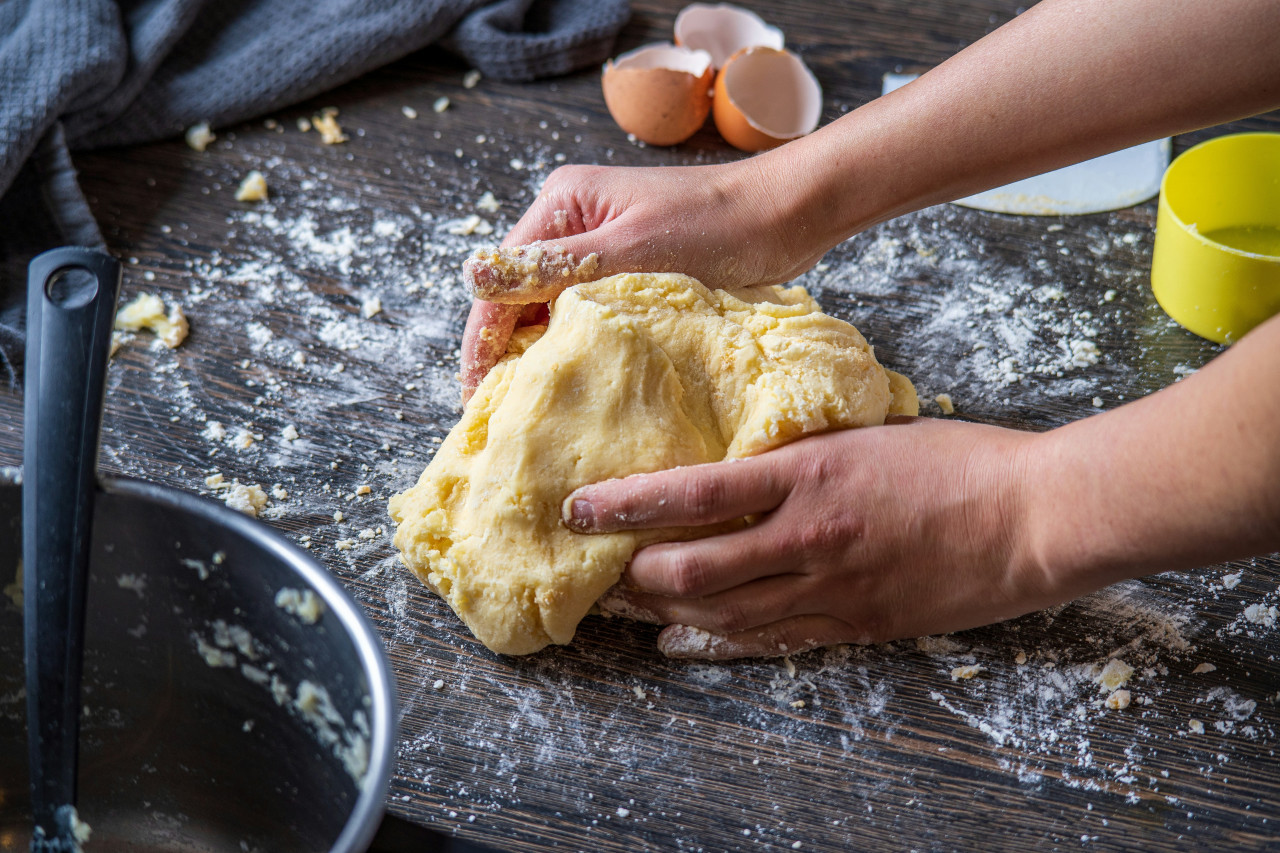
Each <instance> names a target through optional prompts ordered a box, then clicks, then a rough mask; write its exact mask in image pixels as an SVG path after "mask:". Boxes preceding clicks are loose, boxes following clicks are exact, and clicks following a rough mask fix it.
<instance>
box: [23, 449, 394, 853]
mask: <svg viewBox="0 0 1280 853" xmlns="http://www.w3.org/2000/svg"><path fill="white" fill-rule="evenodd" d="M21 484H22V473H21V468H20V467H17V466H13V467H9V468H7V469H4V470H3V471H0V487H3V486H17V487H19V488H21ZM98 492H99V493H106V494H112V495H121V496H126V497H132V498H138V499H141V500H145V501H148V502H151V503H157V504H163V505H167V506H170V507H174V508H176V509H178V510H180V511H182V512H185V513H187V514H189V515H192V516H195V517H197V518H199V519H200V520H202V521H205V522H207V523H208V524H210V525H212V526H215V527H222V528H229V529H230V530H232V531H234V532H235V533H237V534H239V535H241V536H243V537H244V538H246V539H248V540H251V541H252V542H253V543H255V544H256V545H258V546H259V547H261V548H262V549H263V550H264V551H266V552H268V553H270V554H273V555H274V556H276V557H278V558H279V559H281V560H283V561H284V562H286V563H288V564H289V565H290V566H291V567H292V568H293V569H294V571H295V572H297V573H298V574H299V575H300V576H301V577H302V579H304V580H305V581H306V582H307V583H308V584H310V585H311V587H312V588H313V589H314V590H315V591H316V592H317V593H318V594H319V595H320V597H321V598H322V599H323V600H324V603H325V606H326V607H327V608H328V610H329V612H331V613H333V614H334V615H335V616H336V617H337V618H338V620H339V621H340V622H341V623H342V627H343V629H344V630H345V631H346V632H347V636H349V637H351V639H352V641H353V642H354V644H355V647H356V652H357V655H358V657H359V659H360V662H361V665H362V667H363V669H364V671H365V673H366V675H367V677H368V679H369V707H368V709H367V711H368V714H369V724H370V726H369V728H370V734H369V766H368V769H367V770H366V771H365V776H364V781H363V783H362V784H361V785H360V793H359V795H358V796H357V797H356V802H355V805H354V807H353V808H352V809H351V814H350V815H349V816H348V818H347V821H346V824H345V825H344V826H343V828H342V832H341V833H339V834H338V837H337V838H336V839H335V840H334V842H333V845H332V846H331V847H330V848H329V853H362V851H365V850H367V849H368V847H369V845H370V843H372V841H373V837H374V835H375V834H376V833H377V831H378V824H379V822H380V820H381V819H382V815H383V813H384V811H385V808H386V798H387V793H388V791H389V789H390V786H391V774H392V772H393V770H394V767H395V765H394V756H395V747H396V741H397V722H396V718H397V713H396V706H397V703H396V692H395V683H394V681H393V680H392V678H391V667H390V664H389V663H388V661H387V655H386V650H385V648H384V647H383V643H382V640H381V638H380V637H379V636H378V634H377V632H376V631H375V630H374V629H373V624H372V623H371V622H370V621H369V617H368V616H366V615H365V613H364V610H363V609H362V608H361V607H360V605H358V604H357V603H356V601H355V599H353V598H352V597H351V594H350V593H348V592H347V591H346V589H345V588H343V586H342V584H340V583H339V582H338V580H337V579H336V578H334V577H333V575H332V574H330V572H329V570H328V569H326V568H325V567H324V566H323V565H322V564H321V563H320V562H319V561H318V560H317V559H316V558H315V557H313V556H312V555H310V554H308V553H307V552H305V551H303V550H302V549H301V548H299V547H298V546H296V545H294V544H293V543H292V542H290V541H289V540H288V539H286V538H285V537H284V535H283V534H281V533H279V532H277V531H276V530H274V529H273V528H271V527H269V526H268V525H266V524H264V523H263V522H261V521H258V520H257V519H254V518H250V517H249V516H247V515H245V514H244V513H241V512H237V511H236V510H233V509H231V508H230V507H227V506H224V505H223V504H221V503H218V502H216V501H214V500H212V499H210V498H207V497H205V496H203V495H197V494H192V493H190V492H185V491H182V490H181V489H177V488H174V487H172V486H164V485H160V484H158V483H152V482H148V481H146V480H141V479H138V478H135V477H120V476H110V477H104V476H101V475H99V477H98Z"/></svg>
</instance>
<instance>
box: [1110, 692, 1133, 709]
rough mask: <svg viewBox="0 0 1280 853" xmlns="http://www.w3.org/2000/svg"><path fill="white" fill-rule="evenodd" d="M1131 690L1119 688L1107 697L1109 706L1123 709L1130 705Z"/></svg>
mask: <svg viewBox="0 0 1280 853" xmlns="http://www.w3.org/2000/svg"><path fill="white" fill-rule="evenodd" d="M1129 698H1130V697H1129V691H1128V690H1117V691H1116V692H1114V693H1112V694H1111V695H1110V696H1108V697H1107V707H1108V708H1110V709H1111V710H1113V711H1123V710H1124V709H1125V708H1128V707H1129Z"/></svg>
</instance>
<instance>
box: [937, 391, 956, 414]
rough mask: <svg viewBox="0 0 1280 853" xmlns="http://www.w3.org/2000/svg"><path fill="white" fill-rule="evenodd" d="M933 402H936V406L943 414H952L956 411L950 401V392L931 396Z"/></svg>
mask: <svg viewBox="0 0 1280 853" xmlns="http://www.w3.org/2000/svg"><path fill="white" fill-rule="evenodd" d="M933 402H935V403H937V404H938V408H939V409H941V410H942V414H944V415H954V414H955V413H956V406H955V403H953V402H952V401H951V395H950V394H939V395H938V396H936V397H934V398H933Z"/></svg>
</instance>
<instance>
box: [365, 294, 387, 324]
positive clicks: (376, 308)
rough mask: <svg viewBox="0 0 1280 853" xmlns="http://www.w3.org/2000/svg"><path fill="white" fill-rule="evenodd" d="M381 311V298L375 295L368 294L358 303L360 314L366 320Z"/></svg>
mask: <svg viewBox="0 0 1280 853" xmlns="http://www.w3.org/2000/svg"><path fill="white" fill-rule="evenodd" d="M381 313H382V300H381V299H380V298H379V297H377V296H370V297H369V298H368V299H366V300H365V301H364V302H362V303H360V316H361V317H363V318H365V319H366V320H368V319H369V318H370V317H373V316H374V315H376V314H381Z"/></svg>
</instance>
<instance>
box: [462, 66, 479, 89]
mask: <svg viewBox="0 0 1280 853" xmlns="http://www.w3.org/2000/svg"><path fill="white" fill-rule="evenodd" d="M479 82H480V72H479V71H477V70H476V69H474V68H472V69H471V70H470V71H468V72H467V73H466V74H463V75H462V88H464V89H474V88H475V87H476V84H477V83H479Z"/></svg>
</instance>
